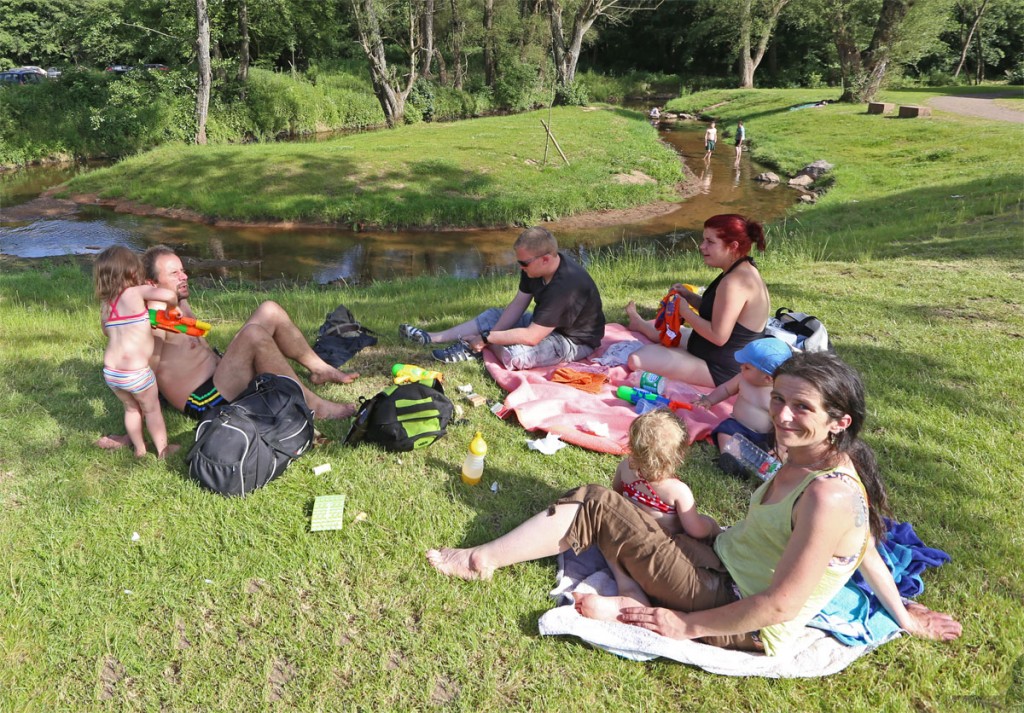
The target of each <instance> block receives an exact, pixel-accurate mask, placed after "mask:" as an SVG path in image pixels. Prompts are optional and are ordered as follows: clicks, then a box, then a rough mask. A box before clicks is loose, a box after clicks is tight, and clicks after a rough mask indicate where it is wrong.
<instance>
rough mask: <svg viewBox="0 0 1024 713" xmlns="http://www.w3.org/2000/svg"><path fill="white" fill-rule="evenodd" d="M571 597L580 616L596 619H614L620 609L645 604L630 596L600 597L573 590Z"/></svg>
mask: <svg viewBox="0 0 1024 713" xmlns="http://www.w3.org/2000/svg"><path fill="white" fill-rule="evenodd" d="M572 598H573V599H575V600H576V611H578V612H579V613H580V616H585V617H587V618H588V619H596V620H598V621H616V620H618V618H619V611H620V610H621V609H624V608H625V607H636V606H646V605H644V604H641V603H640V602H638V601H637V600H635V599H633V598H632V597H602V596H601V595H600V594H580V593H579V592H573V593H572Z"/></svg>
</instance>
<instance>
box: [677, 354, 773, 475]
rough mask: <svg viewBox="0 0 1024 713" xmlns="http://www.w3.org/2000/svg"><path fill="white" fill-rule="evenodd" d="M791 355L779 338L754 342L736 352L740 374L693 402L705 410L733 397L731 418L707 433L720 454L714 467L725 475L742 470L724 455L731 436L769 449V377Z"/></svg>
mask: <svg viewBox="0 0 1024 713" xmlns="http://www.w3.org/2000/svg"><path fill="white" fill-rule="evenodd" d="M791 356H793V351H792V350H791V349H790V348H789V345H788V344H786V343H785V342H784V341H782V340H781V339H776V338H775V337H766V338H765V339H756V340H754V341H753V342H750V343H749V344H748V345H746V346H745V347H743V348H742V349H740V350H739V351H738V352H736V361H738V362H739V363H740V373H739V374H737V375H736V376H734V377H733V378H731V379H729V380H728V381H726V382H725V383H724V384H721V385H720V386H718V388H716V389H715V390H714V391H712V392H711V393H710V394H707V395H702V396H700V397H698V398H697V399H695V400H694V402H693V403H694V405H695V406H700V407H701V408H705V409H709V408H711V407H712V406H714V405H715V404H717V403H718V402H719V401H724V400H725V399H727V398H729V397H730V396H733V395H735V396H736V403H735V404H734V405H733V407H732V417H731V418H727V419H726V420H724V421H722V422H721V423H720V424H718V426H717V427H716V428H715V430H714V431H712V432H711V440H712V441H714V443H715V445H716V446H718V450H719V451H721V453H722V455H721V456H720V457H719V459H718V466H719V467H720V468H721V469H722V470H724V471H725V472H726V473H730V474H733V475H740V474H742V473H743V468H742V466H741V465H740V464H739V462H738V461H736V459H735V458H734V457H733V456H731V455H729V454H728V453H726V452H725V448H726V445H727V444H728V443H729V441H731V440H732V437H733V435H735V434H741V435H743V437H745V438H746V439H747V440H749V441H750V442H751V443H753V444H754V445H756V446H758V447H759V448H761V449H763V450H766V451H767V450H770V449H771V446H772V442H773V440H774V438H773V436H774V435H775V429H774V426H773V425H772V417H771V414H770V413H769V412H768V405H769V402H770V401H771V394H772V384H773V382H774V379H773V378H772V375H773V374H774V373H775V370H776V369H777V368H778V367H779V365H780V364H781V363H782V362H784V361H786V360H787V359H789V358H790V357H791Z"/></svg>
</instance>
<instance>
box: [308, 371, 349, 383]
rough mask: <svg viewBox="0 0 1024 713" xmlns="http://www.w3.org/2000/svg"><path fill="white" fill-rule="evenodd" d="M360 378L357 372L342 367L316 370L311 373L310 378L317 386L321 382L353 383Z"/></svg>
mask: <svg viewBox="0 0 1024 713" xmlns="http://www.w3.org/2000/svg"><path fill="white" fill-rule="evenodd" d="M358 378H359V374H358V373H357V372H344V371H342V370H341V369H328V370H325V371H314V372H312V373H311V374H310V375H309V380H310V381H312V382H313V383H314V384H315V385H317V386H320V384H351V383H352V382H353V381H355V380H356V379H358Z"/></svg>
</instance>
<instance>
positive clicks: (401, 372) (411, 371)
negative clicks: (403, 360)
mask: <svg viewBox="0 0 1024 713" xmlns="http://www.w3.org/2000/svg"><path fill="white" fill-rule="evenodd" d="M391 375H392V376H393V377H395V383H396V384H408V383H409V382H411V381H430V380H431V379H436V380H437V381H443V380H444V375H443V374H442V373H441V372H439V371H432V370H430V369H424V368H422V367H419V366H415V365H413V364H395V365H394V366H393V367H391Z"/></svg>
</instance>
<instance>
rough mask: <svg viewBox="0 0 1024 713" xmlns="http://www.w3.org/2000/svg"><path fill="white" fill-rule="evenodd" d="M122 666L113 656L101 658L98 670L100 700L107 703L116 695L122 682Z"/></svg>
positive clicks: (123, 672) (123, 671) (123, 670)
mask: <svg viewBox="0 0 1024 713" xmlns="http://www.w3.org/2000/svg"><path fill="white" fill-rule="evenodd" d="M124 674H125V669H124V664H122V663H121V662H120V661H118V660H117V659H116V658H114V657H113V656H104V657H103V667H102V668H101V669H100V700H101V701H109V700H110V699H111V698H113V697H114V695H115V694H116V693H117V688H118V684H119V683H121V681H123V680H124Z"/></svg>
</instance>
